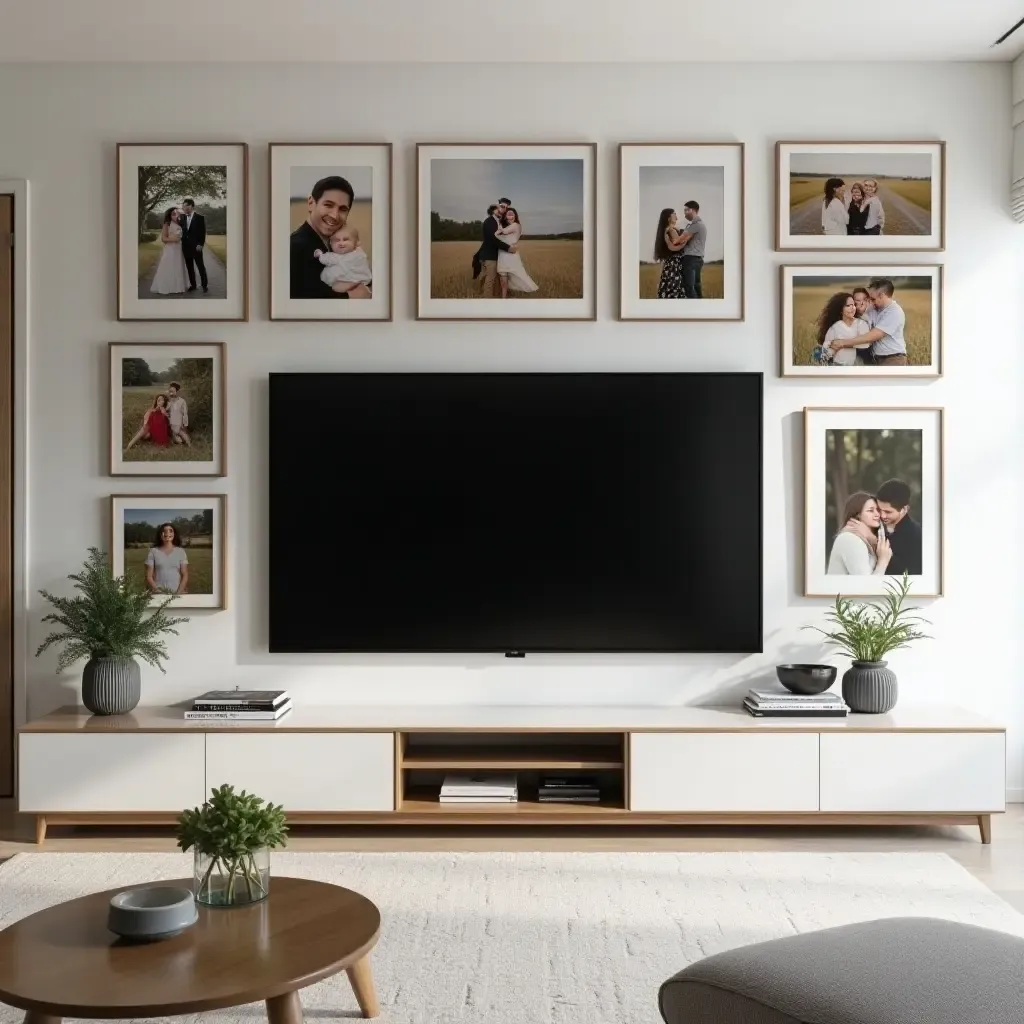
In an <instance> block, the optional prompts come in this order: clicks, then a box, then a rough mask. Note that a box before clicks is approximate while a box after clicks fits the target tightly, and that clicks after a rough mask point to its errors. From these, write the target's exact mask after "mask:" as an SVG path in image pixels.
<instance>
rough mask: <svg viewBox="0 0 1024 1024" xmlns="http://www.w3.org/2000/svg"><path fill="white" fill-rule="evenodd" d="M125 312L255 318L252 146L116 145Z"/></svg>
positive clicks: (147, 316)
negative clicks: (251, 302) (250, 190)
mask: <svg viewBox="0 0 1024 1024" xmlns="http://www.w3.org/2000/svg"><path fill="white" fill-rule="evenodd" d="M115 177H116V184H117V319H118V320H164V321H169V320H248V319H249V197H248V187H249V186H248V178H249V147H248V146H247V145H246V144H245V143H244V142H232V143H212V144H211V143H153V144H145V143H126V142H121V143H118V145H117V173H116V176H115Z"/></svg>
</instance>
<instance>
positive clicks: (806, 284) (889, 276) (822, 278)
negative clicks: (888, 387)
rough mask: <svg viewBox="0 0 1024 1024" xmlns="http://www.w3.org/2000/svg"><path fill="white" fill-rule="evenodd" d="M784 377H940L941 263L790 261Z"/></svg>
mask: <svg viewBox="0 0 1024 1024" xmlns="http://www.w3.org/2000/svg"><path fill="white" fill-rule="evenodd" d="M781 276H782V302H781V309H782V335H781V346H782V352H781V365H782V376H783V377H825V378H829V379H832V380H834V379H837V378H841V377H939V376H941V374H942V267H941V266H937V265H935V266H917V265H913V266H820V265H819V266H799V267H798V266H788V267H782V268H781Z"/></svg>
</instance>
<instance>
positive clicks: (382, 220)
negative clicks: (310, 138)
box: [270, 142, 392, 320]
mask: <svg viewBox="0 0 1024 1024" xmlns="http://www.w3.org/2000/svg"><path fill="white" fill-rule="evenodd" d="M391 193H392V169H391V143H389V142H380V143H320V144H302V145H290V144H286V143H276V142H274V143H271V144H270V319H271V320H390V319H391V315H392V313H391V304H392V286H391V277H392V255H391V244H392V237H391Z"/></svg>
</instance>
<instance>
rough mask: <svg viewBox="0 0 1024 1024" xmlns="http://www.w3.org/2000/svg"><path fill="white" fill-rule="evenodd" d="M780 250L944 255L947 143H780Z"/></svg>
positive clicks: (777, 147)
mask: <svg viewBox="0 0 1024 1024" xmlns="http://www.w3.org/2000/svg"><path fill="white" fill-rule="evenodd" d="M775 168H776V171H775V176H776V183H775V189H776V199H775V220H776V225H775V248H776V251H780V252H781V251H783V250H787V249H788V250H803V251H811V250H830V251H845V252H858V251H859V252H869V251H881V250H886V249H894V250H899V251H901V252H940V251H941V250H943V249H944V248H945V245H946V242H945V237H946V215H945V214H946V144H945V143H944V142H778V143H776V145H775Z"/></svg>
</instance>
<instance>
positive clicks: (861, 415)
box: [804, 407, 943, 597]
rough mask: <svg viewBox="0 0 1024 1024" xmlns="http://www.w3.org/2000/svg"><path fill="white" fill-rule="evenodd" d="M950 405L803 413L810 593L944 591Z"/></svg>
mask: <svg viewBox="0 0 1024 1024" xmlns="http://www.w3.org/2000/svg"><path fill="white" fill-rule="evenodd" d="M942 478H943V410H942V409H939V408H924V407H922V408H838V407H835V408H805V409H804V594H805V596H807V597H834V596H836V595H838V594H842V595H843V596H844V597H865V596H871V595H876V594H884V593H885V592H886V586H885V584H886V580H889V581H890V582H891V581H892V580H894V579H896V578H898V577H901V576H902V575H903V573H904V572H906V573H908V574H909V576H910V579H911V582H912V583H913V594H914V596H915V597H939V596H941V594H942V551H943V538H942V530H943V526H942V504H943V479H942Z"/></svg>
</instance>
